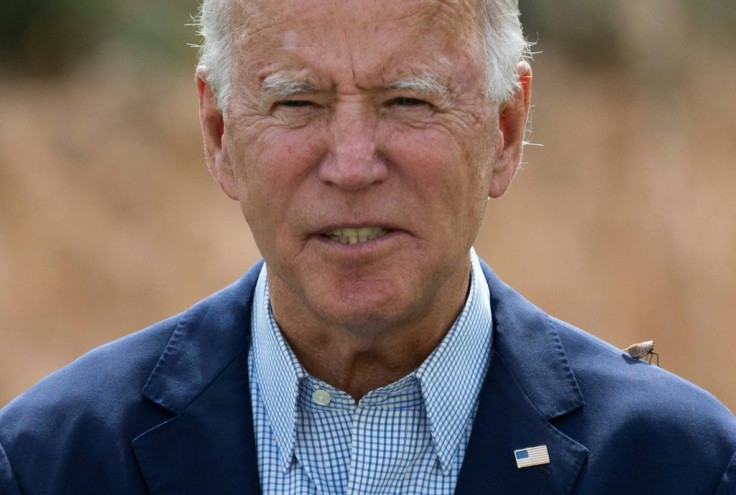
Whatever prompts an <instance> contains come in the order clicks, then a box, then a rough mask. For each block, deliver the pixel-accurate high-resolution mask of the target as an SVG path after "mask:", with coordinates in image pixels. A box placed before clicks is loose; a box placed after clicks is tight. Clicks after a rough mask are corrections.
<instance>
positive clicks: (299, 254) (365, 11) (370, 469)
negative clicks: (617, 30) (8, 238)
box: [0, 0, 736, 495]
mask: <svg viewBox="0 0 736 495" xmlns="http://www.w3.org/2000/svg"><path fill="white" fill-rule="evenodd" d="M201 22H202V32H203V35H204V37H205V45H204V48H203V56H202V61H201V65H200V67H199V69H198V71H197V87H198V90H199V103H200V117H201V122H202V129H203V135H204V142H205V151H206V160H207V163H208V165H209V168H210V170H211V171H212V174H213V175H214V176H215V178H216V179H217V181H218V183H219V184H220V186H221V187H222V189H223V191H224V192H225V193H226V194H227V195H228V196H229V197H231V198H232V199H234V200H237V201H238V202H239V203H240V206H241V209H242V211H243V214H244V216H245V218H246V220H247V221H248V223H249V225H250V228H251V230H252V232H253V236H254V238H255V240H256V242H257V244H258V247H259V249H260V251H261V253H262V254H263V257H264V260H265V264H259V265H257V266H256V267H254V268H253V269H251V271H249V272H248V274H246V276H245V277H244V278H243V279H242V280H240V281H239V282H236V283H235V284H234V285H232V286H230V287H228V288H226V289H224V290H222V291H221V292H218V293H217V294H215V295H213V296H211V297H210V298H208V299H207V300H205V301H203V302H201V303H199V304H197V305H195V306H194V307H193V308H191V309H190V310H189V311H187V312H185V313H183V314H181V315H178V316H175V317H173V318H171V319H169V320H166V321H163V322H160V323H158V324H156V325H154V326H152V327H151V328H149V329H146V330H143V331H142V332H139V333H136V334H134V335H132V336H130V337H128V338H125V339H123V340H121V341H118V342H115V343H112V344H109V345H107V346H104V347H102V348H100V349H98V350H95V351H93V352H92V353H90V354H88V355H86V356H84V357H83V358H81V359H80V360H79V361H77V362H75V363H74V364H72V365H70V366H69V367H67V368H65V369H63V370H62V371H60V372H58V373H56V374H54V375H52V376H51V377H49V378H47V379H46V380H44V381H43V382H41V383H40V384H39V385H37V386H36V387H35V388H34V389H32V390H31V391H30V392H28V393H27V394H25V395H23V396H21V397H20V398H19V399H17V400H16V401H14V402H13V403H11V404H10V405H9V406H8V407H6V408H5V409H4V410H3V411H2V413H0V493H2V494H3V495H18V494H26V495H34V494H75V495H76V494H126V495H130V494H139V493H141V494H143V493H151V494H229V493H253V494H255V493H276V494H281V493H298V494H302V493H304V494H311V493H314V494H316V493H324V494H338V493H360V494H374V493H375V494H378V493H380V494H389V493H391V494H435V493H448V494H449V493H458V494H471V493H473V494H486V493H487V494H570V493H575V494H622V493H627V494H628V493H659V494H687V495H693V494H713V493H716V494H719V495H725V494H734V493H736V456H734V453H735V452H736V420H735V419H734V417H733V416H732V415H731V413H730V412H729V411H728V410H727V409H726V408H725V407H723V406H722V405H720V404H719V403H718V402H717V401H716V400H715V399H714V398H713V397H712V396H710V395H709V394H707V393H706V392H703V391H702V390H699V389H697V388H696V387H694V386H693V385H690V384H688V383H686V382H684V381H682V380H680V379H678V378H676V377H674V376H672V375H670V374H668V373H667V372H665V371H662V370H661V369H659V368H656V367H654V366H649V365H647V364H645V363H642V362H640V361H637V360H634V359H632V358H630V357H628V356H626V355H624V354H622V353H621V352H620V351H617V350H616V349H614V348H612V347H610V346H608V345H607V344H604V343H602V342H600V341H598V340H597V339H595V338H593V337H591V336H590V335H587V334H585V333H583V332H581V331H579V330H577V329H574V328H572V327H570V326H569V325H567V324H565V323H563V322H560V321H558V320H555V319H552V318H550V317H549V316H547V315H545V314H544V313H542V312H541V311H540V310H538V309H536V308H535V307H534V306H532V305H531V304H530V303H528V302H526V301H525V300H524V299H523V298H521V296H519V295H518V294H516V293H515V292H514V291H513V290H512V289H510V288H509V287H507V286H506V285H504V284H503V283H502V282H500V281H499V280H498V279H497V278H496V277H495V275H494V274H493V273H492V272H491V271H490V269H489V268H488V267H487V266H486V265H485V264H483V263H482V262H481V261H480V260H478V258H477V257H476V255H475V253H474V251H473V250H472V247H471V246H472V243H473V241H474V239H475V236H476V234H477V231H478V228H479V226H480V222H481V218H482V216H483V212H484V209H485V206H486V203H487V200H488V199H489V198H495V197H498V196H500V195H502V194H503V193H504V192H505V190H506V189H507V188H508V187H509V184H510V182H511V180H512V178H513V176H514V173H515V171H516V169H517V167H518V164H519V161H520V157H521V152H522V146H523V138H524V129H525V124H526V117H527V112H528V109H529V101H530V94H531V69H530V67H529V65H528V64H527V63H526V62H524V61H523V55H524V52H525V49H526V44H525V42H524V39H523V37H522V35H521V29H520V26H519V23H518V12H517V7H516V5H515V2H514V1H513V0H487V1H476V2H471V1H438V0H402V1H400V2H397V1H394V0H372V1H366V0H340V1H327V0H209V1H206V2H205V4H204V6H203V15H202V21H201Z"/></svg>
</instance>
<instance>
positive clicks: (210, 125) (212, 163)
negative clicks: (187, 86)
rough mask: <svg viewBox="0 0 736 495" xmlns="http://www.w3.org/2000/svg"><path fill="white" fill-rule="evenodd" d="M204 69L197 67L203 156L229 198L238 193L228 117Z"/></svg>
mask: <svg viewBox="0 0 736 495" xmlns="http://www.w3.org/2000/svg"><path fill="white" fill-rule="evenodd" d="M205 76H206V72H205V70H204V69H202V68H199V69H197V75H196V81H197V94H198V96H199V123H200V125H201V126H202V138H203V140H204V156H205V160H206V161H207V167H208V168H209V169H210V173H211V174H212V176H213V177H214V178H215V180H217V182H218V184H220V187H221V188H222V190H223V191H224V192H225V194H227V195H228V196H229V197H230V198H232V199H235V200H237V199H238V197H239V193H238V187H237V182H236V180H235V175H234V174H233V168H232V164H231V163H230V155H229V153H228V150H227V143H226V141H225V139H224V136H225V119H224V117H223V115H222V111H221V110H220V108H219V107H218V105H217V99H216V98H215V94H214V92H213V91H212V88H211V87H210V85H209V84H208V83H207V81H206V79H205Z"/></svg>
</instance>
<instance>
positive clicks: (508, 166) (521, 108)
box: [488, 62, 532, 198]
mask: <svg viewBox="0 0 736 495" xmlns="http://www.w3.org/2000/svg"><path fill="white" fill-rule="evenodd" d="M516 74H517V77H518V78H519V87H518V88H516V90H515V91H514V93H513V94H512V95H511V97H510V98H509V100H508V101H507V102H506V103H505V104H504V105H502V106H500V107H499V116H498V126H499V128H498V132H499V138H498V147H497V156H496V162H495V163H494V165H493V175H492V176H491V183H490V187H489V189H488V195H489V196H490V197H492V198H497V197H499V196H501V195H502V194H503V193H504V192H506V190H507V189H508V188H509V186H510V185H511V181H512V180H513V179H514V176H515V175H516V171H517V170H518V168H519V163H521V155H522V151H523V148H524V135H525V131H526V122H527V117H528V115H529V105H530V102H531V90H532V69H531V67H530V66H529V64H528V63H527V62H519V64H517V66H516Z"/></svg>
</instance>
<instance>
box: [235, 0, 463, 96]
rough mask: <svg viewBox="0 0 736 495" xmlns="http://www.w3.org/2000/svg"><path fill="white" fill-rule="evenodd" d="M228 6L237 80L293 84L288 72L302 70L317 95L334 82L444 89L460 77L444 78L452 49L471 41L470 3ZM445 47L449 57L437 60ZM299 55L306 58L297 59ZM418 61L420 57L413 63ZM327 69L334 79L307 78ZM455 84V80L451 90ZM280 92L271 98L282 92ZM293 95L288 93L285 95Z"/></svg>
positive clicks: (303, 0) (266, 0)
mask: <svg viewBox="0 0 736 495" xmlns="http://www.w3.org/2000/svg"><path fill="white" fill-rule="evenodd" d="M234 1H237V2H238V4H239V5H240V9H238V11H237V16H238V18H239V20H238V21H237V23H238V24H239V27H236V28H235V33H234V35H235V40H234V41H235V50H236V51H235V52H234V54H235V57H236V59H237V61H236V62H235V65H240V66H241V68H242V69H245V72H241V74H242V75H245V74H258V75H259V79H260V81H259V83H263V79H264V78H265V77H268V76H269V75H270V74H273V72H274V71H276V72H281V71H282V70H287V73H289V77H290V78H293V77H294V75H295V74H294V71H296V72H301V73H302V75H304V72H303V71H305V70H306V71H307V72H308V73H311V76H307V79H309V80H310V81H309V82H310V84H315V85H316V86H322V87H323V88H324V89H326V88H327V87H330V86H331V85H332V84H338V85H339V83H338V81H342V82H344V83H348V86H346V87H352V88H366V87H376V86H383V87H385V86H386V85H388V84H390V83H391V81H392V80H395V79H399V78H405V77H407V76H424V75H426V74H431V75H432V76H433V77H439V79H440V80H443V82H449V81H448V80H447V78H452V79H456V78H457V77H459V79H460V80H463V79H465V78H464V77H462V75H460V74H454V75H453V74H447V71H448V70H450V71H452V70H453V66H454V67H457V65H458V59H457V56H458V54H459V52H458V51H456V49H457V47H458V46H461V45H465V46H466V47H468V48H469V49H470V50H473V49H474V47H471V45H472V43H473V42H471V44H467V42H468V41H469V40H468V37H469V36H471V37H472V36H473V34H474V33H475V31H474V29H475V26H474V22H473V15H474V14H472V12H473V11H474V10H475V9H474V8H472V5H471V3H472V4H475V3H477V2H469V1H467V0H332V1H326V0H234ZM236 25H237V24H236ZM465 33H468V34H465ZM389 40H393V41H397V42H399V43H398V44H397V43H392V42H391V41H389ZM374 41H375V43H374ZM366 43H374V44H373V45H372V46H371V49H370V50H369V52H371V53H372V55H371V56H366V57H363V56H362V54H365V53H366V50H365V48H364V47H365V44H366ZM397 46H398V47H399V49H398V50H397V49H396V47H397ZM384 47H385V50H383V48H384ZM448 47H451V49H452V50H453V52H454V55H446V54H443V51H444V50H446V49H447V48H448ZM382 50H383V52H382ZM461 51H462V50H461ZM279 52H281V54H280V55H275V58H274V57H272V55H271V54H277V53H279ZM305 53H311V54H312V55H310V56H308V58H306V59H304V58H302V57H303V56H305ZM412 53H415V54H417V57H418V58H415V59H413V60H412V58H411V56H409V57H407V54H412ZM420 53H423V54H424V55H423V56H419V54H420ZM448 57H450V58H448ZM468 58H469V59H470V58H471V57H468ZM340 59H342V62H340V61H339V60H340ZM241 63H243V64H244V65H241ZM326 67H332V68H333V69H335V68H336V69H339V70H340V72H341V73H333V74H332V76H328V77H329V79H325V80H322V83H321V84H320V83H318V80H317V79H314V77H319V76H317V74H319V73H322V74H323V75H327V74H329V72H330V71H329V70H327V71H326V72H322V71H321V69H322V68H326ZM389 68H390V69H389ZM313 71H316V72H313ZM442 74H444V76H442ZM298 79H302V77H299V78H298ZM459 82H460V81H458V80H455V84H458V83H459ZM363 84H365V86H363ZM455 84H449V85H448V86H449V87H450V89H454V90H459V91H462V89H461V88H460V87H453V86H455ZM325 85H326V86H325ZM281 86H283V85H280V87H279V91H277V93H280V92H281V89H283V87H281ZM461 86H462V84H461ZM292 90H293V88H290V89H289V91H290V92H291V91H292Z"/></svg>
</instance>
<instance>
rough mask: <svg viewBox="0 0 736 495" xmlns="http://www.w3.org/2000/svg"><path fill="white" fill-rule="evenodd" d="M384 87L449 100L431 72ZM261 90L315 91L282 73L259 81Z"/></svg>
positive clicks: (273, 93)
mask: <svg viewBox="0 0 736 495" xmlns="http://www.w3.org/2000/svg"><path fill="white" fill-rule="evenodd" d="M384 89H387V90H390V91H396V90H399V91H400V90H408V91H414V92H416V93H418V94H419V95H427V96H434V97H437V98H439V99H440V101H442V102H445V103H446V102H449V101H450V91H449V90H448V89H447V87H446V86H445V85H443V84H442V83H440V82H439V81H438V80H437V77H436V76H434V75H432V74H419V75H412V76H406V77H402V78H399V79H396V80H394V81H391V82H390V83H388V84H387V85H386V86H385V87H384ZM261 91H262V92H263V93H264V94H266V95H267V96H269V97H272V98H289V97H291V96H295V95H300V94H304V93H312V92H315V91H317V88H316V86H315V85H314V84H312V83H311V82H309V81H306V80H303V79H291V78H289V77H287V76H285V75H283V74H271V75H270V76H268V77H266V78H265V79H264V80H263V82H262V83H261Z"/></svg>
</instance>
